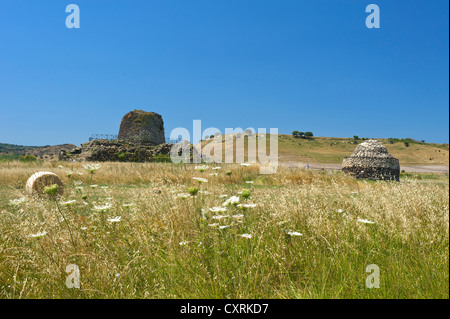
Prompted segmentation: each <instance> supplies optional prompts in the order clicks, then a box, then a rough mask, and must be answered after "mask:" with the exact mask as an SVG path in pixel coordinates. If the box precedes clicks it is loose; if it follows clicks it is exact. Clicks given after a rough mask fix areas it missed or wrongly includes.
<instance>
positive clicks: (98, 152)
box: [66, 140, 173, 162]
mask: <svg viewBox="0 0 450 319" xmlns="http://www.w3.org/2000/svg"><path fill="white" fill-rule="evenodd" d="M172 145H173V144H168V143H164V144H159V145H148V144H147V145H145V144H134V143H128V142H124V141H109V140H93V141H90V142H88V143H84V144H81V146H80V147H78V148H76V149H75V150H73V151H72V152H70V153H69V154H67V156H66V160H69V161H74V160H75V161H95V162H107V161H108V162H119V161H120V162H152V161H169V160H170V156H169V153H170V149H171V147H172Z"/></svg>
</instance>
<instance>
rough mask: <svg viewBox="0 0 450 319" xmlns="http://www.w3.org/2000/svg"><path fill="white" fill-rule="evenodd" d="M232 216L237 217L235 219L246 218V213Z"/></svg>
mask: <svg viewBox="0 0 450 319" xmlns="http://www.w3.org/2000/svg"><path fill="white" fill-rule="evenodd" d="M231 217H233V218H235V219H240V218H244V215H242V214H236V215H233V216H231Z"/></svg>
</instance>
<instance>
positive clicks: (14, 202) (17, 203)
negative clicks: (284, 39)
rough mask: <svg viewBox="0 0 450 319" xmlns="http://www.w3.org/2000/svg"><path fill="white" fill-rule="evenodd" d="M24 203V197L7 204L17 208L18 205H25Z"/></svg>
mask: <svg viewBox="0 0 450 319" xmlns="http://www.w3.org/2000/svg"><path fill="white" fill-rule="evenodd" d="M25 201H26V199H25V197H21V198H17V199H11V200H10V201H9V203H10V204H11V205H14V206H19V205H21V204H23V203H25Z"/></svg>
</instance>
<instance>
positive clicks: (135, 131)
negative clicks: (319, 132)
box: [118, 110, 165, 145]
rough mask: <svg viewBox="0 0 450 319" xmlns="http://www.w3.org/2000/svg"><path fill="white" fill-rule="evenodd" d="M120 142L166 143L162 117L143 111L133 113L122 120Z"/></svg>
mask: <svg viewBox="0 0 450 319" xmlns="http://www.w3.org/2000/svg"><path fill="white" fill-rule="evenodd" d="M118 139H119V141H125V142H130V143H139V144H149V145H159V144H163V143H164V142H165V137H164V122H163V119H162V116H161V115H159V114H157V113H154V112H145V111H142V110H134V111H131V112H129V113H127V114H125V116H124V117H123V118H122V122H121V123H120V130H119V137H118Z"/></svg>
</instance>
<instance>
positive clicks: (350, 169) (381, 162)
mask: <svg viewBox="0 0 450 319" xmlns="http://www.w3.org/2000/svg"><path fill="white" fill-rule="evenodd" d="M342 170H343V171H344V172H345V173H348V174H350V175H352V176H354V177H356V178H358V179H370V180H395V181H399V180H400V164H399V161H398V159H396V158H394V157H393V156H392V155H391V154H389V152H388V150H387V149H386V147H384V146H383V144H381V143H380V142H378V141H377V140H367V141H365V142H363V143H361V144H359V145H358V146H357V147H356V148H355V150H354V151H353V154H352V155H350V157H346V158H345V159H344V161H343V162H342Z"/></svg>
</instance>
